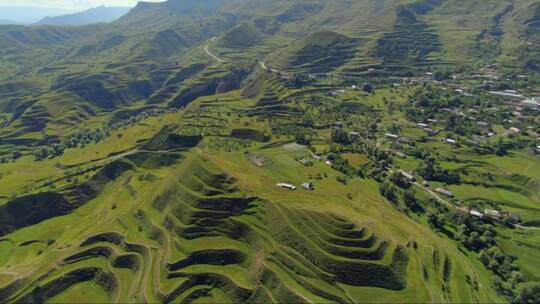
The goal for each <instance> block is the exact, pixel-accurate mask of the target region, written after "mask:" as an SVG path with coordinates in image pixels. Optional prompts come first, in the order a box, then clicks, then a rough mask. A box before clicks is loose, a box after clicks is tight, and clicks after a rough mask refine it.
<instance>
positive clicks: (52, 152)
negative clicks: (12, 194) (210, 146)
mask: <svg viewBox="0 0 540 304" xmlns="http://www.w3.org/2000/svg"><path fill="white" fill-rule="evenodd" d="M177 111H178V109H177V108H168V109H164V108H160V109H150V110H145V111H142V112H141V113H139V114H137V115H134V116H131V117H129V118H126V119H123V120H120V121H118V122H116V123H114V124H111V125H110V126H108V127H103V128H96V129H94V130H89V129H84V130H80V131H77V132H76V133H74V134H72V135H71V136H69V137H68V138H67V139H66V140H65V141H64V142H63V143H50V144H47V145H43V146H39V147H36V148H34V149H33V151H32V156H34V160H36V161H41V160H44V159H52V158H55V157H59V156H62V155H63V154H64V151H65V150H66V149H74V148H78V147H85V146H86V145H88V144H92V143H99V142H100V141H102V140H104V139H105V138H107V137H110V136H111V133H112V132H113V131H117V130H119V129H122V128H126V127H128V126H130V125H133V124H136V123H138V122H140V121H141V120H143V119H146V118H149V117H156V116H160V115H164V114H167V113H173V112H177ZM18 157H20V153H19V154H18ZM18 157H17V158H18ZM17 158H14V157H12V159H14V160H15V159H17Z"/></svg>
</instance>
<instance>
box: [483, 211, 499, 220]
mask: <svg viewBox="0 0 540 304" xmlns="http://www.w3.org/2000/svg"><path fill="white" fill-rule="evenodd" d="M484 214H485V215H486V216H488V217H491V218H494V219H497V220H499V219H501V218H502V213H501V212H500V211H498V210H493V209H486V210H484Z"/></svg>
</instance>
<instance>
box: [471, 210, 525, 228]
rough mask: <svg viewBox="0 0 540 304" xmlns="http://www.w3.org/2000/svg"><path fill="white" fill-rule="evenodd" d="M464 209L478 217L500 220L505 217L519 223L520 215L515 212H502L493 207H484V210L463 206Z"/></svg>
mask: <svg viewBox="0 0 540 304" xmlns="http://www.w3.org/2000/svg"><path fill="white" fill-rule="evenodd" d="M465 210H467V211H468V212H469V214H470V215H472V216H474V217H476V218H479V219H491V220H496V221H502V220H503V219H504V218H507V219H508V220H509V221H510V222H511V223H513V224H519V223H521V217H520V216H519V215H517V214H514V213H510V212H502V211H499V210H495V209H485V210H484V212H481V211H478V210H475V209H470V208H465Z"/></svg>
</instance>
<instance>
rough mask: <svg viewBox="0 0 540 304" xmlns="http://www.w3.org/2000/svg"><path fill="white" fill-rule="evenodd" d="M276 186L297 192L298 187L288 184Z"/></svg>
mask: <svg viewBox="0 0 540 304" xmlns="http://www.w3.org/2000/svg"><path fill="white" fill-rule="evenodd" d="M276 186H278V187H281V188H285V189H289V190H296V186H294V185H291V184H287V183H277V184H276Z"/></svg>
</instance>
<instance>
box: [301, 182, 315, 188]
mask: <svg viewBox="0 0 540 304" xmlns="http://www.w3.org/2000/svg"><path fill="white" fill-rule="evenodd" d="M302 188H304V189H305V190H315V186H314V185H313V183H303V184H302Z"/></svg>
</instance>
